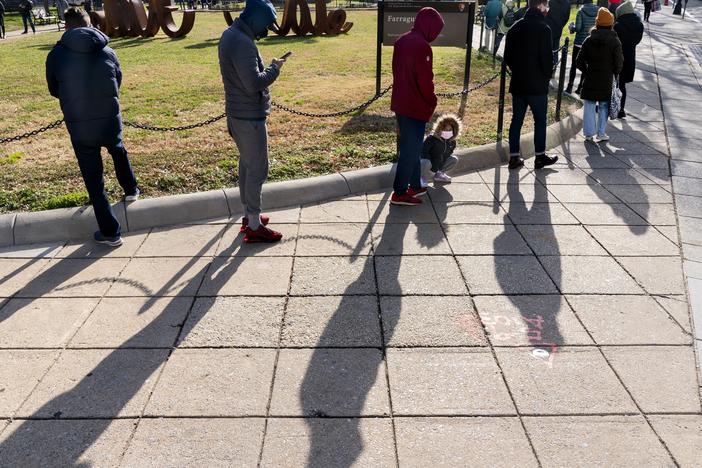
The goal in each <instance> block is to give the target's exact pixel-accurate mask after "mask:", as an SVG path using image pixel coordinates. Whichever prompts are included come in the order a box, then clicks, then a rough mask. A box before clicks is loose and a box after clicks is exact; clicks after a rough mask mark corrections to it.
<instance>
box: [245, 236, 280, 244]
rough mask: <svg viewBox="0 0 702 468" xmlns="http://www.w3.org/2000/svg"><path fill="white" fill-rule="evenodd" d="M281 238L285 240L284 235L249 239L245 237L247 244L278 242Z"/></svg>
mask: <svg viewBox="0 0 702 468" xmlns="http://www.w3.org/2000/svg"><path fill="white" fill-rule="evenodd" d="M281 240H283V238H282V237H281V238H280V239H249V238H246V237H244V243H245V244H274V243H276V242H280V241H281Z"/></svg>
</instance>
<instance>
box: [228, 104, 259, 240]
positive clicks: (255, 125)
mask: <svg viewBox="0 0 702 468" xmlns="http://www.w3.org/2000/svg"><path fill="white" fill-rule="evenodd" d="M227 126H228V128H229V134H230V135H231V136H232V138H234V142H235V143H236V147H237V148H239V193H240V197H241V204H242V205H243V207H244V216H246V217H247V218H248V220H249V227H250V228H251V229H253V230H256V229H258V227H259V226H260V223H261V220H260V216H261V190H262V188H263V184H264V183H265V182H266V179H267V178H268V129H267V127H266V121H265V120H261V121H258V120H240V119H234V118H232V117H228V118H227Z"/></svg>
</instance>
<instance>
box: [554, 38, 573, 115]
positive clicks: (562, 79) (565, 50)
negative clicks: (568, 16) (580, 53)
mask: <svg viewBox="0 0 702 468" xmlns="http://www.w3.org/2000/svg"><path fill="white" fill-rule="evenodd" d="M569 42H570V38H568V37H566V38H565V43H564V44H563V50H561V72H560V74H559V76H558V95H557V96H556V120H560V119H561V100H562V99H563V85H564V84H565V74H566V64H567V63H568V43H569Z"/></svg>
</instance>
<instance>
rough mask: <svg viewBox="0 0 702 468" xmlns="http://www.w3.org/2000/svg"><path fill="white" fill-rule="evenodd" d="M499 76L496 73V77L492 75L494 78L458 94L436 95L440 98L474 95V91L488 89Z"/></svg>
mask: <svg viewBox="0 0 702 468" xmlns="http://www.w3.org/2000/svg"><path fill="white" fill-rule="evenodd" d="M499 76H500V74H499V73H495V74H494V75H492V76H491V77H490V78H488V79H487V80H485V81H483V82H482V83H480V84H477V85H475V86H473V87H472V88H469V89H464V90H461V91H457V92H455V93H436V95H437V96H439V97H445V98H449V97H456V96H464V95H466V94H468V93H472V92H473V91H477V90H479V89H481V88H484V87H486V86H487V85H489V84H490V83H492V82H493V81H495V80H496V79H497V78H498V77H499Z"/></svg>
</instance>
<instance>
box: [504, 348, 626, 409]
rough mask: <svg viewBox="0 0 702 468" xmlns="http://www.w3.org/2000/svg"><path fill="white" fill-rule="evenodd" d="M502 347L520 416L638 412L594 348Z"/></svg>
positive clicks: (508, 381)
mask: <svg viewBox="0 0 702 468" xmlns="http://www.w3.org/2000/svg"><path fill="white" fill-rule="evenodd" d="M550 351H552V352H551V353H550V356H549V357H548V358H545V357H542V356H541V355H540V354H539V355H534V354H533V353H532V350H531V349H524V348H519V349H509V348H497V349H496V350H495V352H496V353H497V359H498V361H499V362H500V367H501V368H502V370H503V372H504V375H505V378H506V379H507V384H508V385H509V388H510V390H511V392H512V396H513V397H514V400H515V402H516V404H517V408H519V411H520V412H521V414H526V415H542V414H561V415H566V414H603V413H634V412H636V411H637V409H636V406H635V405H634V402H633V401H632V400H631V398H630V397H629V395H628V394H627V393H626V390H625V389H624V387H623V386H622V385H621V383H619V380H618V379H617V377H616V375H615V374H614V372H612V370H611V369H610V367H609V365H608V364H607V362H606V361H605V360H604V358H603V357H602V355H601V354H600V352H599V350H597V349H595V348H557V349H553V348H552V349H551V350H550Z"/></svg>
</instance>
